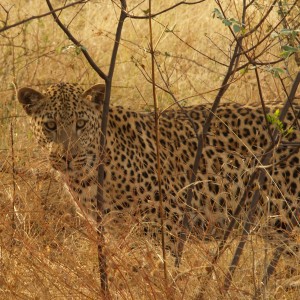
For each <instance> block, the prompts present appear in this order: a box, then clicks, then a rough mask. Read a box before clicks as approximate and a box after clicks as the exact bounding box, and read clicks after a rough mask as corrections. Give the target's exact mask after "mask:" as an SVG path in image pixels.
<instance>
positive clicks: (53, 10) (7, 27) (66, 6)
mask: <svg viewBox="0 0 300 300" xmlns="http://www.w3.org/2000/svg"><path fill="white" fill-rule="evenodd" d="M87 2H89V0H79V1H76V2H73V3H70V4H67V5H65V6H62V7H59V8H56V9H52V10H51V11H49V12H46V13H44V14H41V15H37V16H32V17H30V18H27V19H25V20H22V21H19V22H17V23H14V24H11V25H7V26H4V27H2V28H0V32H3V31H6V30H8V29H11V28H13V27H17V26H19V25H22V24H24V23H27V22H29V21H32V20H37V19H41V18H44V17H46V16H49V15H51V14H53V13H55V12H57V11H62V10H64V9H66V8H69V7H72V6H75V5H77V4H85V3H87ZM1 6H2V5H1Z"/></svg>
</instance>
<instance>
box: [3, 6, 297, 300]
mask: <svg viewBox="0 0 300 300" xmlns="http://www.w3.org/2000/svg"><path fill="white" fill-rule="evenodd" d="M115 2H116V3H117V4H118V1H115ZM128 2H129V3H128V5H129V11H130V13H131V14H134V15H144V13H145V11H146V10H147V8H148V1H128ZM140 2H141V4H140ZM153 2H154V4H153V10H154V11H160V10H162V9H164V8H166V7H169V6H171V5H172V4H175V3H177V2H178V1H175V0H172V1H171V0H169V1H163V0H160V1H158V0H157V1H153ZM282 2H284V3H285V2H290V3H292V2H293V1H282ZM64 3H70V1H53V5H54V6H55V7H59V6H62V5H63V4H64ZM116 3H114V1H104V0H100V1H95V0H94V1H92V0H91V1H88V2H87V3H86V4H85V5H77V6H75V7H73V8H68V9H66V10H64V11H63V12H61V13H60V18H61V19H62V20H63V22H64V24H65V25H68V26H69V29H70V30H71V32H72V33H73V34H74V35H75V36H76V38H77V39H78V40H80V42H81V43H82V44H83V45H84V46H85V48H86V49H87V50H88V51H89V53H90V55H91V56H92V57H93V59H94V60H95V62H97V64H98V66H99V67H100V68H101V69H102V70H103V71H105V72H106V71H107V70H108V67H109V62H110V55H111V49H112V47H113V41H114V35H115V28H116V26H117V22H118V16H119V8H118V6H117V5H116ZM255 3H256V5H253V7H252V8H251V10H250V12H249V14H248V16H247V26H248V28H247V27H246V30H249V28H250V27H253V26H254V24H256V23H257V22H258V21H259V20H260V18H261V16H262V15H263V14H264V13H265V11H266V10H267V9H268V8H269V4H270V1H263V0H261V1H255ZM222 5H223V7H224V9H225V11H226V14H227V15H228V16H229V17H231V18H234V19H235V20H240V19H241V5H242V1H238V0H236V1H234V0H224V1H222ZM216 7H217V5H216V3H215V2H214V1H206V2H204V3H200V4H197V5H181V6H178V7H177V8H175V9H174V10H171V11H169V12H167V13H164V14H162V15H160V16H158V17H156V18H155V20H154V21H153V26H154V36H153V39H154V43H155V55H156V59H157V62H158V65H159V67H160V71H161V72H162V74H163V75H164V76H165V77H164V78H165V80H166V82H167V83H168V88H169V89H170V90H171V91H172V93H173V94H174V95H175V96H176V98H177V99H180V100H182V103H183V104H185V105H186V104H192V103H205V102H211V101H212V100H213V99H214V96H215V95H216V93H217V90H218V88H219V87H220V85H221V83H222V80H223V77H224V73H225V72H226V70H227V67H226V66H222V65H221V64H220V62H221V63H222V64H225V65H228V63H229V61H230V55H231V54H232V53H231V51H232V45H233V43H234V42H233V38H232V35H231V33H230V31H229V30H228V27H226V26H225V25H224V24H223V23H222V22H221V20H220V19H218V18H216V17H215V18H213V15H212V12H213V10H214V9H215V8H216ZM299 9H300V7H299V6H295V8H294V9H293V11H292V12H291V13H290V15H289V18H288V19H287V21H288V22H289V26H291V27H292V26H296V25H295V24H297V22H298V19H299V16H298V14H299V12H300V11H299ZM5 10H6V11H5ZM8 11H9V14H7V13H6V12H8ZM47 11H48V8H47V6H46V4H45V3H44V1H35V0H19V1H12V0H3V1H1V6H0V21H4V20H5V19H6V17H7V16H8V17H9V18H8V24H13V23H15V22H17V21H20V20H23V19H25V18H28V17H31V16H33V15H39V14H42V13H44V12H47ZM279 19H280V15H279V14H278V8H276V9H274V11H273V12H272V13H271V14H270V16H269V17H268V18H267V20H266V22H265V23H264V26H263V27H262V28H260V30H258V31H257V34H256V35H254V36H252V37H251V38H249V39H247V40H246V41H245V45H246V48H250V46H251V44H252V43H255V40H256V39H259V38H260V37H261V36H263V35H264V34H265V33H266V32H268V30H270V27H271V26H272V25H274V24H275V23H276V22H278V20H279ZM0 24H1V23H0ZM293 24H294V25H293ZM2 25H3V24H2ZM2 25H0V26H2ZM282 28H285V26H284V24H281V25H280V26H279V28H278V30H277V31H278V32H279V31H280V30H281V29H282ZM268 43H270V47H269V46H267V45H268ZM286 43H287V42H286V40H285V37H282V39H281V40H280V39H276V38H273V39H271V38H270V39H267V40H266V41H265V42H264V43H262V44H261V45H260V46H259V47H257V48H256V49H255V52H256V53H258V52H260V51H261V50H263V49H266V48H267V49H268V51H266V52H265V53H264V54H263V56H262V57H261V61H264V62H266V61H274V60H276V59H278V58H280V53H281V52H282V49H281V46H282V45H284V44H286ZM252 55H254V53H252ZM208 57H210V58H211V59H208ZM150 61H151V60H150V55H149V34H148V20H136V19H127V20H126V22H125V24H124V29H123V32H122V41H121V46H120V49H119V53H118V58H117V64H116V69H115V76H114V80H113V89H112V103H113V104H116V105H123V106H126V107H132V108H135V109H140V110H152V108H153V100H152V94H151V89H152V87H151V84H150V83H149V82H148V80H147V74H150V70H151V67H150ZM0 64H1V69H0V95H1V98H0V99H1V101H0V167H2V172H1V171H0V270H1V272H0V298H1V299H56V298H57V299H96V298H99V275H98V262H97V249H96V233H95V232H94V231H93V230H92V228H91V227H90V226H89V224H88V223H87V222H86V221H84V220H82V219H81V218H80V217H79V216H78V215H77V214H76V212H75V208H74V205H73V203H72V201H71V199H70V196H69V195H68V194H67V193H66V192H65V191H64V189H63V187H62V183H61V182H58V181H57V180H56V178H55V176H52V174H51V173H48V166H47V164H46V162H45V160H44V159H43V157H42V154H41V153H39V150H38V148H37V146H36V145H35V144H34V140H33V137H32V134H31V133H30V130H29V128H28V122H27V119H26V118H25V116H24V113H23V111H22V110H21V108H20V106H19V104H17V102H16V99H15V90H16V89H17V88H19V87H21V86H31V87H35V88H39V89H43V88H44V87H46V86H48V85H49V84H51V83H54V82H58V81H68V82H77V83H79V84H81V85H83V86H84V87H89V86H91V85H92V84H94V83H97V82H99V81H101V80H100V79H99V78H98V77H97V76H96V74H95V72H94V71H93V70H92V68H91V67H90V66H89V65H88V63H87V61H86V60H85V58H84V57H83V55H82V54H81V51H80V49H78V48H76V47H75V46H74V45H72V43H71V42H70V41H69V40H68V39H67V38H66V36H65V35H64V34H63V33H62V31H61V30H60V28H59V27H58V26H57V25H56V24H55V22H54V21H53V18H52V17H51V16H47V17H44V18H41V19H38V20H33V21H30V22H27V23H25V24H22V25H20V26H17V27H14V28H11V29H10V30H7V31H4V32H2V33H1V39H0ZM241 64H242V63H241ZM272 67H277V68H280V72H281V70H282V71H283V73H280V74H279V75H280V77H281V79H282V82H283V83H284V85H285V86H286V87H287V89H288V88H289V86H290V85H291V83H292V80H293V77H294V74H295V72H296V71H297V61H296V60H295V59H294V58H293V57H291V58H290V59H289V60H284V61H282V62H280V63H278V64H277V65H274V66H269V65H267V64H266V65H264V66H261V67H260V68H259V71H260V84H261V87H262V90H263V92H264V98H265V99H268V100H281V101H283V100H284V99H285V91H284V89H283V87H282V84H281V80H280V78H278V77H276V76H274V69H273V74H272V72H271V71H270V70H271V68H272ZM157 80H158V84H159V85H161V86H165V82H164V81H163V80H162V79H161V78H160V76H159V75H158V76H157ZM158 99H159V101H160V106H161V107H167V106H169V105H170V104H172V103H173V100H172V99H171V97H170V95H169V94H167V93H165V92H163V91H161V90H159V89H158ZM258 99H259V97H258V89H257V82H256V79H255V74H254V72H253V71H251V70H249V71H248V72H246V73H245V72H243V70H242V71H241V72H238V73H237V74H236V75H235V78H234V81H233V83H232V84H231V86H230V87H229V89H228V91H227V92H226V94H225V96H224V97H223V101H236V102H241V101H243V102H253V101H258ZM13 170H15V172H13ZM36 170H39V171H38V172H36ZM127 224H128V230H123V229H122V230H121V231H120V232H118V233H117V234H116V236H118V238H116V236H110V235H108V236H107V237H106V241H107V246H106V248H105V254H106V256H107V260H108V266H109V268H108V276H109V282H110V290H111V294H112V297H113V299H193V297H195V296H196V295H197V292H198V290H199V288H201V287H203V285H204V284H205V285H206V295H205V296H206V299H251V295H252V294H253V291H255V289H257V287H258V286H259V281H260V279H261V277H262V274H263V271H264V267H265V265H266V261H267V259H269V258H270V253H271V250H272V249H271V246H270V245H267V244H265V243H264V242H263V241H262V240H261V239H260V238H259V237H258V236H257V235H251V236H250V238H249V243H248V244H247V249H246V250H245V252H244V255H243V257H242V261H241V262H240V264H239V267H238V270H237V272H236V274H235V276H234V280H233V284H232V287H231V288H230V290H229V293H228V294H227V295H222V294H221V290H222V284H223V279H224V274H225V273H226V271H227V267H228V264H229V262H230V260H231V258H232V253H233V251H234V249H235V248H234V246H235V245H236V241H238V239H237V238H235V240H233V241H232V243H231V245H232V247H230V248H229V249H227V251H226V252H225V254H224V255H223V256H222V257H221V259H220V261H219V262H218V263H217V265H216V266H215V269H216V272H215V274H214V275H213V278H211V280H210V281H209V282H208V283H205V276H204V275H205V273H206V267H207V266H209V265H210V259H211V255H212V253H213V250H215V249H216V245H217V244H216V243H214V242H211V243H205V242H200V241H197V240H193V239H192V238H191V240H190V241H189V242H188V243H187V245H186V247H185V249H184V258H183V263H182V265H181V266H180V268H179V269H176V268H174V267H173V264H174V262H173V258H172V257H168V259H167V266H168V273H169V281H168V283H167V282H166V281H165V279H164V274H163V268H162V266H161V264H162V263H161V249H160V247H159V246H157V245H155V244H154V243H151V241H149V239H147V238H143V237H141V236H140V235H139V234H138V231H139V228H130V218H129V220H128V222H127ZM116 231H118V230H117V229H116ZM288 264H289V262H288V261H287V260H281V262H280V264H279V266H278V268H277V272H276V275H275V276H274V277H273V278H272V280H271V282H270V285H269V286H268V287H267V288H266V290H265V291H264V293H263V295H262V298H264V299H299V294H300V291H299V289H298V290H297V289H286V288H285V287H286V285H287V282H286V281H285V280H286V279H287V278H291V277H293V278H294V279H297V276H300V268H299V267H298V266H299V260H298V259H297V258H293V260H292V261H291V264H292V265H293V266H295V270H294V273H293V274H290V270H289V269H288V268H287V266H288Z"/></svg>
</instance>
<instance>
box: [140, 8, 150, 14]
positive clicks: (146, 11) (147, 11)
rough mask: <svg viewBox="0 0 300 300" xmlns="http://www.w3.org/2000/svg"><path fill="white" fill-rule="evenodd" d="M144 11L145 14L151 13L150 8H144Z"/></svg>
mask: <svg viewBox="0 0 300 300" xmlns="http://www.w3.org/2000/svg"><path fill="white" fill-rule="evenodd" d="M142 11H143V13H144V14H145V15H149V12H150V9H149V8H148V9H145V10H144V9H142Z"/></svg>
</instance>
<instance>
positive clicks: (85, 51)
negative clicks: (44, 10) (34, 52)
mask: <svg viewBox="0 0 300 300" xmlns="http://www.w3.org/2000/svg"><path fill="white" fill-rule="evenodd" d="M46 2H47V5H48V7H49V9H50V12H51V14H52V16H53V18H54V20H55V22H56V23H57V24H58V26H59V27H60V28H61V29H62V30H63V32H64V33H65V34H66V35H67V37H68V38H69V39H70V40H71V41H72V42H73V43H74V45H76V46H77V47H79V48H80V50H81V51H82V53H83V55H84V56H85V58H86V59H87V61H88V62H89V64H90V66H91V67H92V68H93V69H94V70H95V72H96V73H97V74H98V75H99V76H100V77H101V78H102V79H104V80H105V81H107V76H106V74H104V72H103V71H102V70H101V69H100V68H99V67H98V66H97V64H96V63H95V62H94V60H93V59H92V58H91V56H90V55H89V53H88V51H87V50H86V49H85V47H84V46H83V45H82V44H81V43H80V42H79V41H78V40H77V39H76V38H75V37H74V36H73V34H72V33H71V32H70V31H69V29H68V28H67V27H66V26H65V25H64V24H63V23H62V22H61V21H60V19H59V18H58V16H57V14H56V13H55V10H54V9H53V6H52V4H51V2H50V0H46Z"/></svg>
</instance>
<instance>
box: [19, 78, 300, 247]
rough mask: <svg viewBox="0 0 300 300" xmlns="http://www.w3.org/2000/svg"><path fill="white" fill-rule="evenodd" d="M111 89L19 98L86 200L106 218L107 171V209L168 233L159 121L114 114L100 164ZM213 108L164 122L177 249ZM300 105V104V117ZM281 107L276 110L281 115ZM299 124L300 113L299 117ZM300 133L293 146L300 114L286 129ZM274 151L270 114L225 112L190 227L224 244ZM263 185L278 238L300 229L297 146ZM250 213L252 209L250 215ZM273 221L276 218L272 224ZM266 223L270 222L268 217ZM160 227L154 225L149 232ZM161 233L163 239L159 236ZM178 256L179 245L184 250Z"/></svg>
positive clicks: (169, 209) (211, 139)
mask: <svg viewBox="0 0 300 300" xmlns="http://www.w3.org/2000/svg"><path fill="white" fill-rule="evenodd" d="M103 95H104V86H103V85H96V86H94V87H92V88H91V89H89V90H88V91H86V92H83V90H82V89H81V88H79V87H78V86H76V85H73V84H68V83H59V84H55V85H53V86H51V87H50V88H49V89H48V90H47V91H46V92H45V93H44V94H41V93H40V92H37V91H35V90H33V89H29V88H22V89H20V90H19V92H18V99H19V101H20V102H21V103H22V105H23V107H24V109H25V111H26V113H27V114H28V115H29V116H30V117H31V123H32V128H33V132H34V134H35V136H36V138H37V140H38V142H39V144H40V145H41V146H42V147H43V148H44V149H45V150H46V151H47V153H48V157H49V161H50V164H51V166H52V167H53V168H54V169H56V170H57V171H59V172H60V173H61V174H62V176H63V177H64V180H65V182H66V183H67V185H68V187H69V189H70V191H71V193H72V194H73V196H74V198H75V200H76V202H77V203H78V204H79V206H81V207H82V208H83V209H84V211H85V212H87V213H88V214H89V215H91V216H92V217H93V218H95V216H96V190H97V182H96V181H97V180H96V178H97V166H98V165H99V164H100V163H104V164H105V185H104V195H105V199H106V202H105V203H104V205H103V207H104V211H105V213H106V214H112V213H114V212H118V213H120V212H122V213H129V214H131V215H136V216H141V217H142V220H143V224H144V225H145V226H144V231H145V232H148V231H151V229H149V228H151V227H153V226H154V227H155V225H157V227H159V226H158V225H159V224H160V214H159V203H158V202H159V193H158V182H157V168H156V144H155V131H154V115H153V114H152V113H143V112H136V111H130V110H127V109H125V108H123V107H111V108H110V111H109V120H108V131H107V141H106V152H105V155H104V157H105V159H104V161H100V155H99V149H100V145H99V143H100V136H101V130H100V124H101V112H102V100H103ZM209 109H210V105H198V106H192V107H186V108H184V110H167V111H164V112H163V113H162V114H161V116H160V129H159V130H160V153H161V164H162V167H161V173H162V174H161V177H162V194H163V200H164V211H165V215H166V221H165V226H166V229H167V231H168V233H169V235H168V237H169V242H168V243H167V244H168V247H172V249H173V250H174V248H173V246H172V245H174V244H175V245H176V241H177V238H178V235H179V232H180V231H181V227H182V218H183V211H184V210H185V209H186V205H185V199H186V187H187V186H188V184H189V178H190V175H191V172H192V167H193V163H194V158H195V153H196V151H197V138H196V133H195V129H196V132H197V133H201V132H202V126H203V124H204V122H205V120H206V118H207V116H208V114H209ZM299 109H300V107H299V106H297V105H295V106H294V110H295V111H299ZM273 111H275V106H274V105H273V106H272V107H271V108H267V113H270V114H272V112H273ZM298 116H299V115H298ZM289 126H293V127H294V130H293V132H292V133H290V134H289V135H288V136H287V137H283V141H285V142H292V143H299V131H298V128H297V123H295V117H294V113H293V112H292V111H290V112H289V113H288V115H287V123H285V124H284V128H288V127H289ZM270 145H271V139H270V137H269V135H268V130H267V125H266V121H265V117H264V113H263V111H262V108H261V107H259V106H255V105H254V106H248V105H247V106H246V105H240V104H237V103H227V104H222V105H220V106H219V108H218V109H217V112H216V115H215V117H214V119H213V121H212V124H211V127H210V131H209V134H208V135H207V136H206V137H205V148H204V152H203V156H202V158H201V161H200V167H199V170H198V172H197V179H196V182H195V183H194V191H193V193H194V196H193V200H192V207H191V211H190V213H189V219H190V220H191V221H192V225H193V232H194V233H195V234H197V235H198V236H199V237H202V238H203V237H205V238H210V237H219V236H220V235H221V234H222V233H223V232H224V228H226V225H227V224H228V222H229V221H230V219H231V217H232V213H233V211H234V210H235V208H236V205H237V203H238V201H239V200H240V198H241V195H242V194H243V192H244V190H245V187H246V186H247V182H248V180H249V177H250V176H251V174H252V173H253V172H254V171H255V170H256V168H257V167H261V166H260V163H259V161H260V159H261V157H262V155H263V154H264V153H265V151H266V149H267V148H268V147H269V146H270ZM266 171H267V172H268V175H267V176H266V179H265V182H264V183H263V185H262V186H257V185H253V186H252V187H251V191H250V193H249V198H251V195H252V194H253V192H254V191H255V190H256V189H260V192H261V199H260V203H259V206H258V208H257V210H256V219H255V220H256V221H255V222H256V224H257V222H258V221H259V220H261V219H263V222H261V223H262V224H263V225H264V226H263V227H265V228H267V229H268V234H269V235H271V234H270V233H271V232H273V231H274V232H276V233H278V232H279V233H283V232H288V231H290V230H291V229H292V227H293V226H294V224H295V219H296V223H297V222H298V221H299V216H298V215H297V208H298V207H299V197H300V188H299V187H298V185H299V178H300V175H299V172H300V165H299V153H298V151H295V148H293V147H290V146H285V147H277V148H275V150H274V153H273V154H272V158H271V161H270V166H269V167H267V168H266ZM248 206H249V201H248V202H246V204H245V207H244V209H245V210H246V209H247V208H248ZM263 216H268V217H267V218H265V217H263ZM262 217H263V218H262ZM148 224H151V225H152V226H150V227H149V226H148ZM151 232H152V234H153V235H155V233H153V232H155V231H151ZM174 251H175V252H176V247H175V250H174Z"/></svg>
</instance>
